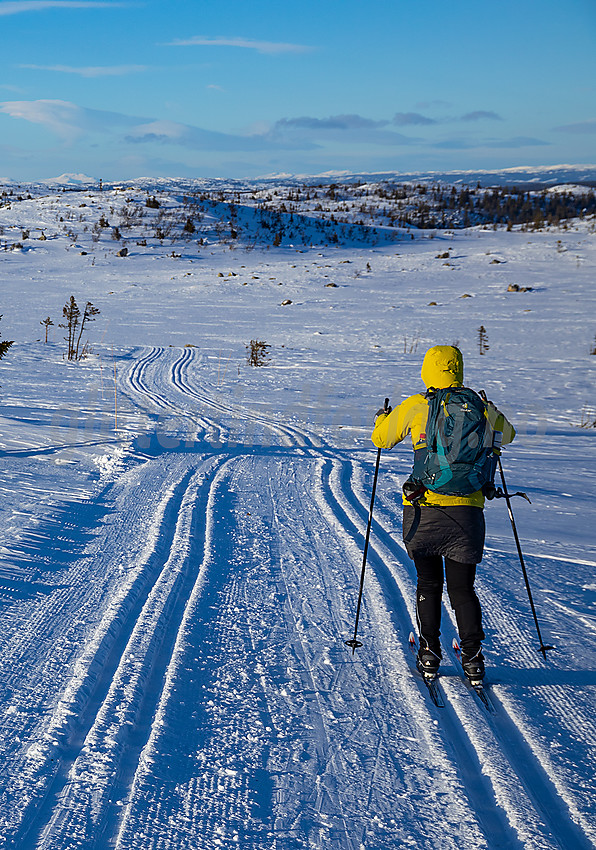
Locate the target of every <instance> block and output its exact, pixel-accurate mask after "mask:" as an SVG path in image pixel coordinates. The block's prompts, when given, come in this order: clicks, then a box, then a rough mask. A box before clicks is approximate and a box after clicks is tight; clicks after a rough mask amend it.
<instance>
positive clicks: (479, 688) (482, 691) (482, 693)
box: [452, 638, 495, 714]
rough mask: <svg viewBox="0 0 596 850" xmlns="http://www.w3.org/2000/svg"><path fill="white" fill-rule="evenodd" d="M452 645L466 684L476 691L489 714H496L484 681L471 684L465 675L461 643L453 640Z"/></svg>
mask: <svg viewBox="0 0 596 850" xmlns="http://www.w3.org/2000/svg"><path fill="white" fill-rule="evenodd" d="M452 645H453V652H454V654H455V657H456V659H457V661H458V664H459V667H460V669H461V672H462V676H463V678H464V680H465V682H466V685H467V686H468V687H469V688H470V690H472V691H474V693H475V694H476V696H477V697H478V699H479V700H480V702H481V703H482V705H483V706H484V708H485V709H486V710H487V711H488V712H489V714H494V713H495V706H494V705H493V702H492V700H491V698H490V696H489V694H488V689H487V687H486V685H485V684H484V682H482V681H479V682H471V681H470V680H469V679H468V677H467V676H466V674H465V671H464V668H463V666H462V662H461V649H460V646H459V643H458V642H457V639H456V638H453V644H452Z"/></svg>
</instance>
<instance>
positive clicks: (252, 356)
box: [245, 339, 271, 366]
mask: <svg viewBox="0 0 596 850" xmlns="http://www.w3.org/2000/svg"><path fill="white" fill-rule="evenodd" d="M245 348H246V362H247V363H248V365H249V366H264V365H265V364H266V363H268V362H269V356H268V354H269V349H270V348H271V346H270V345H268V344H267V343H266V342H262V341H261V340H259V339H251V341H250V343H249V344H248V345H247V346H245Z"/></svg>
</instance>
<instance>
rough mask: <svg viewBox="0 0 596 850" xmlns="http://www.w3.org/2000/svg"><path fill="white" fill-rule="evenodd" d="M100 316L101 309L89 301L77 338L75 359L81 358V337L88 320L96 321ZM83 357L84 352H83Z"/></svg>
mask: <svg viewBox="0 0 596 850" xmlns="http://www.w3.org/2000/svg"><path fill="white" fill-rule="evenodd" d="M96 316H99V310H98V309H97V307H94V306H93V304H92V303H91V301H87V303H86V304H85V310H84V311H83V318H82V319H81V328H80V331H79V336H78V338H77V347H76V349H75V360H79V359H80V357H79V346H80V344H81V337H82V336H83V330H84V329H85V325H86V323H87V322H94V321H95V317H96ZM81 357H82V353H81Z"/></svg>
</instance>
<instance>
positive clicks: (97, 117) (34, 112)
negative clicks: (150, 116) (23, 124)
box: [0, 100, 144, 142]
mask: <svg viewBox="0 0 596 850" xmlns="http://www.w3.org/2000/svg"><path fill="white" fill-rule="evenodd" d="M0 112H3V113H4V114H5V115H9V116H10V117H11V118H21V119H23V120H24V121H29V122H30V123H31V124H41V125H42V126H43V127H45V128H46V129H48V130H51V131H52V132H53V133H55V134H56V135H57V136H59V137H60V138H61V139H63V140H64V141H66V142H74V141H75V140H77V139H79V138H80V137H81V136H84V135H85V134H87V133H91V132H101V133H105V132H110V130H112V129H113V128H114V127H122V126H124V127H126V126H132V125H134V124H138V123H139V122H141V121H143V120H144V119H142V118H131V117H129V116H126V115H121V114H120V113H118V112H106V111H103V110H99V109H86V108H85V107H82V106H77V104H76V103H70V102H69V101H67V100H13V101H4V102H3V103H0Z"/></svg>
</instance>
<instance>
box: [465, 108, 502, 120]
mask: <svg viewBox="0 0 596 850" xmlns="http://www.w3.org/2000/svg"><path fill="white" fill-rule="evenodd" d="M459 120H460V121H502V120H503V119H502V118H501V116H500V115H497V113H496V112H489V111H486V110H484V109H478V110H476V112H466V114H465V115H462V117H461V118H460V119H459Z"/></svg>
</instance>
